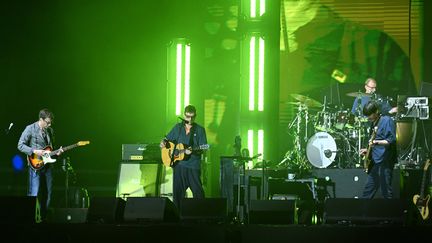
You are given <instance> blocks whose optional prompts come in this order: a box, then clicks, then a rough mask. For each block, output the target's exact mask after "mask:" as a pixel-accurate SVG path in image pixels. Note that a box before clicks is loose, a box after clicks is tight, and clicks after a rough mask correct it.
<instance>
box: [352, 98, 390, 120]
mask: <svg viewBox="0 0 432 243" xmlns="http://www.w3.org/2000/svg"><path fill="white" fill-rule="evenodd" d="M370 100H371V97H368V96H364V97H361V98H359V97H356V98H355V100H354V103H353V106H352V108H351V113H353V114H354V115H356V116H363V107H364V106H365V105H366V104H367V103H368V102H369V101H370ZM376 100H377V102H378V105H379V110H380V112H381V114H383V115H389V111H390V110H391V108H392V107H391V106H390V104H389V103H388V102H387V101H384V99H382V98H381V97H378V98H377V99H376Z"/></svg>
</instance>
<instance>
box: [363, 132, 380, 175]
mask: <svg viewBox="0 0 432 243" xmlns="http://www.w3.org/2000/svg"><path fill="white" fill-rule="evenodd" d="M377 131H378V126H375V127H374V130H373V131H372V136H371V139H370V140H369V145H368V148H367V151H366V155H365V157H364V158H363V166H364V170H365V172H366V173H368V174H369V172H370V171H371V169H372V161H371V158H370V157H371V155H370V153H371V150H372V146H373V144H372V141H373V140H374V139H375V137H376V134H377Z"/></svg>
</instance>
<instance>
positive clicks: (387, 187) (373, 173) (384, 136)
mask: <svg viewBox="0 0 432 243" xmlns="http://www.w3.org/2000/svg"><path fill="white" fill-rule="evenodd" d="M363 114H364V115H365V116H367V118H368V120H369V121H370V122H371V123H372V126H373V127H371V132H372V131H373V130H374V128H375V127H376V128H377V130H376V134H375V138H374V139H373V140H372V141H369V146H371V150H370V157H369V158H370V160H371V161H370V166H369V168H367V172H368V177H367V180H366V184H365V187H364V190H363V198H369V199H372V198H373V197H374V196H375V193H376V192H377V190H378V188H381V193H382V195H383V197H384V198H392V197H393V190H392V175H393V167H394V164H395V163H396V160H397V152H396V125H395V123H394V121H393V119H392V118H391V117H389V116H385V115H381V114H380V111H379V105H378V103H377V102H375V101H370V102H369V103H367V104H366V105H365V106H364V108H363ZM360 153H361V154H362V155H365V154H366V153H367V149H361V150H360Z"/></svg>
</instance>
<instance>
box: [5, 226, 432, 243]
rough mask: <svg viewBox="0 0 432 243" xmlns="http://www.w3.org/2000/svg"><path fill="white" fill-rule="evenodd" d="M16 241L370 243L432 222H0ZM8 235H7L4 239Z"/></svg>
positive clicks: (407, 234) (419, 234) (404, 235)
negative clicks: (324, 223)
mask: <svg viewBox="0 0 432 243" xmlns="http://www.w3.org/2000/svg"><path fill="white" fill-rule="evenodd" d="M0 228H1V232H2V235H3V237H5V238H9V239H12V240H13V242H54V241H55V242H148V241H150V240H152V241H153V240H156V242H170V243H172V242H245V243H246V242H247V243H250V242H289V241H292V242H299V241H302V242H370V241H371V240H373V238H374V237H377V239H378V237H379V238H381V237H384V238H385V239H386V241H389V240H395V241H396V240H397V241H398V242H400V241H401V240H412V239H415V238H417V239H420V238H423V237H426V236H430V232H431V230H432V226H431V225H416V226H400V225H399V226H395V225H366V226H365V225H362V226H347V225H313V226H304V225H241V224H240V225H236V224H222V225H214V224H180V223H177V224H167V223H153V224H87V223H78V224H49V223H46V224H44V223H41V224H33V225H31V224H30V225H25V224H10V223H5V222H3V223H2V224H0ZM6 236H7V237H6Z"/></svg>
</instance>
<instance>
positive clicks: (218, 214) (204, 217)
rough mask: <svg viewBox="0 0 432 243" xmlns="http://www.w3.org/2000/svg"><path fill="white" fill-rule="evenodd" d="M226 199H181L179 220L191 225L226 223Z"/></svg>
mask: <svg viewBox="0 0 432 243" xmlns="http://www.w3.org/2000/svg"><path fill="white" fill-rule="evenodd" d="M227 218H228V211H227V199H226V198H183V199H182V200H181V202H180V220H181V221H182V222H191V223H200V222H203V223H225V222H227Z"/></svg>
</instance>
